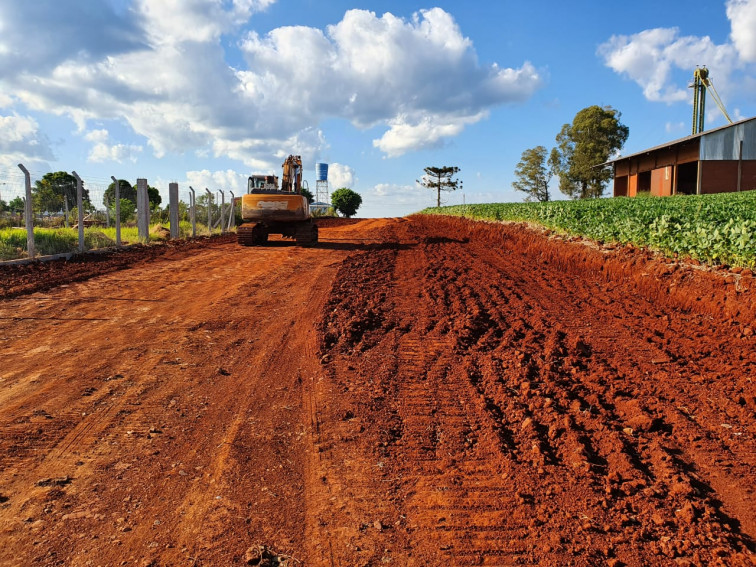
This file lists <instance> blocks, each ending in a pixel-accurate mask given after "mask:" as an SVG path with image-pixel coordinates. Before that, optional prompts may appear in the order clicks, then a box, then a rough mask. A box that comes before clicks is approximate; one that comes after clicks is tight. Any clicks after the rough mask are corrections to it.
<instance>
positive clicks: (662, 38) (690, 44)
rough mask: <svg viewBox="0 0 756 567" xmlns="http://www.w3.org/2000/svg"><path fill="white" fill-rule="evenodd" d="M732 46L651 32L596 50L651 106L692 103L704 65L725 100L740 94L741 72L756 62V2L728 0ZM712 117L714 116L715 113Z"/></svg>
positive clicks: (667, 32) (666, 30)
mask: <svg viewBox="0 0 756 567" xmlns="http://www.w3.org/2000/svg"><path fill="white" fill-rule="evenodd" d="M725 10H726V14H727V18H728V19H729V20H730V29H731V33H730V40H731V41H728V42H724V43H721V44H718V43H715V42H714V41H713V40H712V39H711V38H710V37H709V36H702V37H699V36H692V35H683V34H682V33H681V32H680V30H679V29H678V28H654V29H647V30H643V31H640V32H638V33H635V34H632V35H614V36H612V37H611V38H609V40H607V41H606V42H605V43H603V44H601V45H600V46H599V47H598V51H597V53H598V55H599V56H600V57H602V58H603V60H604V63H605V64H606V66H607V67H609V68H611V69H613V70H614V71H616V72H617V73H619V74H621V75H624V76H626V77H628V78H630V79H631V80H633V81H635V82H636V83H637V84H638V85H639V86H640V87H641V88H642V89H643V94H644V96H645V97H646V99H648V100H650V101H657V102H666V103H674V102H681V101H688V100H691V95H690V91H689V90H688V88H687V87H688V83H689V82H690V80H691V78H692V76H693V71H694V70H695V68H696V67H697V66H701V65H706V66H707V67H708V68H709V71H710V75H709V76H710V77H711V79H712V81H713V82H715V87H716V89H717V91H719V94H720V95H721V96H722V98H723V99H725V100H726V99H727V98H728V96H738V95H739V94H740V93H742V92H744V90H745V85H746V84H747V83H748V81H749V78H748V74H747V71H746V72H745V73H744V72H743V71H744V69H745V68H746V66H747V65H748V64H750V63H755V62H756V0H727V2H726V4H725ZM714 115H716V112H715V113H714Z"/></svg>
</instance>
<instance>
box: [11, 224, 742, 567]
mask: <svg viewBox="0 0 756 567" xmlns="http://www.w3.org/2000/svg"><path fill="white" fill-rule="evenodd" d="M320 237H321V243H320V244H319V246H318V247H314V248H301V247H297V246H295V245H293V243H291V242H286V241H283V240H281V241H276V242H273V243H271V244H270V245H269V246H261V247H251V248H243V247H240V246H238V245H237V244H236V243H235V241H234V236H233V235H229V236H228V237H225V239H212V240H207V239H202V240H197V241H192V242H177V243H173V242H169V243H166V244H164V245H159V246H149V247H136V248H129V249H127V250H124V251H119V252H117V253H111V254H105V255H102V256H99V255H91V256H90V255H87V256H83V257H78V258H75V259H74V260H72V261H70V262H57V263H49V264H31V265H26V266H13V267H5V268H0V283H1V284H2V288H1V289H2V293H3V294H5V295H4V297H5V299H4V300H3V301H2V302H0V360H2V364H0V470H2V471H3V474H2V475H0V538H2V542H3V545H2V547H0V565H19V564H24V565H27V564H28V565H90V564H91V565H119V564H128V565H180V564H186V565H244V564H258V565H262V564H279V565H284V564H286V565H289V566H292V565H308V566H323V567H333V566H334V565H342V566H347V565H349V566H351V565H359V566H376V565H383V564H393V565H403V566H404V565H406V566H423V567H424V566H447V565H500V566H503V565H545V566H549V565H551V566H557V565H559V566H562V565H574V566H577V565H586V566H587V565H610V566H614V567H616V566H619V565H628V566H641V565H651V566H657V565H658V566H662V565H664V566H666V565H728V566H729V565H753V564H754V537H756V509H754V506H753V501H754V486H756V472H755V471H756V391H755V390H754V386H753V376H754V375H755V374H756V336H755V335H754V329H753V325H754V323H753V321H754V312H753V308H754V293H756V292H755V291H754V289H753V287H752V280H751V276H750V275H749V274H747V273H745V272H741V273H739V274H730V273H726V272H718V271H709V270H703V269H700V268H696V267H691V266H686V265H682V264H675V263H672V262H668V261H665V260H663V259H658V258H655V257H653V256H651V255H648V254H646V253H644V252H641V251H638V250H635V249H631V248H624V247H620V248H615V249H607V248H601V247H597V246H589V245H586V244H585V243H579V242H569V241H565V240H564V239H561V238H556V237H555V236H554V235H548V234H545V233H544V232H542V231H533V230H530V229H528V228H527V227H525V226H521V225H495V224H486V223H473V222H470V221H466V220H464V219H444V218H438V217H417V218H410V219H368V220H362V221H356V222H350V223H339V224H338V225H333V226H331V227H321V232H320ZM126 267H128V268H129V269H128V270H124V271H123V272H116V271H117V270H121V269H123V268H126ZM731 277H732V279H730V278H731ZM73 282H76V283H73ZM35 290H36V291H39V290H46V292H45V293H44V294H42V293H32V292H33V291H35Z"/></svg>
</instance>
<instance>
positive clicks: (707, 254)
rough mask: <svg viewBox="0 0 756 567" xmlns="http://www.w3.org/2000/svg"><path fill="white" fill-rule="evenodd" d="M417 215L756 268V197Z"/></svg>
mask: <svg viewBox="0 0 756 567" xmlns="http://www.w3.org/2000/svg"><path fill="white" fill-rule="evenodd" d="M421 213H422V214H443V215H456V216H465V217H469V218H474V219H480V220H492V221H525V222H532V223H536V224H539V225H541V226H544V227H546V228H550V229H553V230H557V231H561V232H565V233H567V234H571V235H578V236H584V237H586V238H590V239H593V240H597V241H601V242H618V243H623V244H625V243H632V244H635V245H638V246H647V247H649V248H652V249H654V250H658V251H661V252H663V253H665V254H668V255H674V254H677V255H678V256H680V257H689V258H694V259H696V260H699V261H701V262H705V263H708V264H728V265H732V266H743V267H749V268H753V267H755V266H756V191H746V192H743V193H721V194H718V195H681V196H675V197H649V196H643V197H632V198H627V197H618V198H611V199H592V200H580V201H551V202H548V203H492V204H481V205H455V206H450V207H441V208H429V209H425V210H423V211H421Z"/></svg>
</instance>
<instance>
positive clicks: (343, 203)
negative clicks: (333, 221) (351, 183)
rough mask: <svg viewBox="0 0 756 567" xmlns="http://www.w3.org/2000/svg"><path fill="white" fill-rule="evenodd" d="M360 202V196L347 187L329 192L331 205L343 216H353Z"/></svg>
mask: <svg viewBox="0 0 756 567" xmlns="http://www.w3.org/2000/svg"><path fill="white" fill-rule="evenodd" d="M361 204H362V197H361V196H360V194H359V193H355V192H354V191H352V190H351V189H349V188H347V187H342V188H341V189H336V191H334V192H333V193H331V205H333V208H334V209H336V210H337V211H338V212H340V213H341V214H342V215H344V216H345V217H351V216H354V214H355V213H356V212H357V209H359V208H360V205H361Z"/></svg>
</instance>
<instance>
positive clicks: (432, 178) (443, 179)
mask: <svg viewBox="0 0 756 567" xmlns="http://www.w3.org/2000/svg"><path fill="white" fill-rule="evenodd" d="M424 171H425V175H423V178H422V180H417V181H416V182H417V183H419V184H420V185H421V186H422V187H425V188H426V189H435V190H436V206H437V207H440V206H441V191H456V190H457V189H461V188H462V181H460V180H459V179H454V176H455V175H456V174H457V173H459V168H458V167H457V166H451V167H449V166H445V167H426V168H425V169H424Z"/></svg>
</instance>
